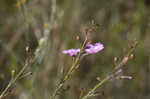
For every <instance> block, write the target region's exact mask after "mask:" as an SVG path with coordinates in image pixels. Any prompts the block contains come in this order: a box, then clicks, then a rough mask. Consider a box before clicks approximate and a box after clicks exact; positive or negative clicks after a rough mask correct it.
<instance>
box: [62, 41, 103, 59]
mask: <svg viewBox="0 0 150 99" xmlns="http://www.w3.org/2000/svg"><path fill="white" fill-rule="evenodd" d="M103 49H104V45H103V44H102V43H100V42H98V43H95V44H86V48H85V50H84V52H85V53H88V54H96V53H98V52H100V51H101V50H103ZM79 52H80V49H68V50H64V51H62V53H63V54H69V55H70V56H72V57H75V56H77V54H78V53H79Z"/></svg>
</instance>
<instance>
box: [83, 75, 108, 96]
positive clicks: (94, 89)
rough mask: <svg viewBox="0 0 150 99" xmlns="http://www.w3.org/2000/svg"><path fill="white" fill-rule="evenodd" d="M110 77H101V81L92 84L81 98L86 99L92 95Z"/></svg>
mask: <svg viewBox="0 0 150 99" xmlns="http://www.w3.org/2000/svg"><path fill="white" fill-rule="evenodd" d="M109 79H110V77H106V78H105V79H103V80H102V81H101V82H99V83H98V84H97V85H96V86H94V88H93V89H91V90H90V91H89V92H88V93H87V94H86V95H85V96H84V97H83V98H82V99H87V98H89V97H90V96H92V94H94V92H95V91H96V90H97V89H98V88H100V87H101V86H102V85H103V84H104V83H105V82H106V81H108V80H109Z"/></svg>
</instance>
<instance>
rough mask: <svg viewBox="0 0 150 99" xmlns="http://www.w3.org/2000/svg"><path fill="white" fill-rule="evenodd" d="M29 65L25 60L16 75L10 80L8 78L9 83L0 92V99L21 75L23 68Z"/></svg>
mask: <svg viewBox="0 0 150 99" xmlns="http://www.w3.org/2000/svg"><path fill="white" fill-rule="evenodd" d="M28 66H29V63H28V62H26V63H25V65H24V66H23V68H22V69H21V70H20V72H19V73H18V74H17V75H16V77H15V78H14V79H12V80H10V82H9V84H8V85H7V87H6V88H5V89H4V91H3V92H2V93H1V95H0V99H2V98H3V97H4V96H5V94H6V92H7V91H8V89H9V88H10V87H11V86H12V85H13V84H14V83H15V82H16V81H17V79H18V78H19V77H20V76H21V74H22V73H23V72H24V71H25V69H26V68H27V67H28Z"/></svg>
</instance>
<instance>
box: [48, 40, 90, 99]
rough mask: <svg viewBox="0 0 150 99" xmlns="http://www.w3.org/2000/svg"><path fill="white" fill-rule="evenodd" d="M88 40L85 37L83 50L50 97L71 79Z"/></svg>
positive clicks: (52, 98)
mask: <svg viewBox="0 0 150 99" xmlns="http://www.w3.org/2000/svg"><path fill="white" fill-rule="evenodd" d="M86 42H87V37H86V38H85V40H84V42H83V44H82V46H81V51H80V52H79V54H78V56H77V58H76V59H75V61H74V63H73V65H72V66H71V67H70V69H69V71H68V72H67V74H66V76H65V77H64V79H63V81H62V83H60V84H59V85H58V87H57V88H56V90H55V92H54V93H53V95H52V96H51V97H50V99H54V98H55V96H56V95H57V93H58V92H59V90H60V89H61V88H62V87H63V85H64V83H65V82H66V81H67V80H69V78H70V76H71V75H72V74H73V72H74V71H75V70H76V66H77V65H78V62H79V61H80V57H81V53H82V52H83V49H84V47H85V44H86Z"/></svg>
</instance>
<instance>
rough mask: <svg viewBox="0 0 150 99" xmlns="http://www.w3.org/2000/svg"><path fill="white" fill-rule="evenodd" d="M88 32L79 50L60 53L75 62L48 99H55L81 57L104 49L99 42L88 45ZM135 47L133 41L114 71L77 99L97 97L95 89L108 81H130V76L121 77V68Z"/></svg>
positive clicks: (75, 68)
mask: <svg viewBox="0 0 150 99" xmlns="http://www.w3.org/2000/svg"><path fill="white" fill-rule="evenodd" d="M90 32H91V28H89V29H88V30H87V31H86V33H85V40H84V42H83V44H82V46H81V48H77V49H73V48H72V49H68V50H63V51H62V53H63V54H69V55H70V56H72V57H73V58H75V61H73V64H72V66H71V67H70V69H69V70H68V72H67V73H66V75H65V77H64V78H63V80H62V81H61V82H60V83H59V84H58V85H57V87H56V90H55V91H54V93H53V94H52V96H51V97H50V99H55V96H56V95H59V92H60V90H61V89H62V88H63V86H64V84H65V83H66V81H67V80H69V79H70V78H71V76H72V74H73V73H74V72H75V71H76V70H77V69H78V67H79V66H80V64H79V63H80V61H81V59H82V58H83V57H85V56H86V55H90V54H96V53H99V52H100V51H102V50H103V49H104V45H103V44H102V43H101V42H97V43H89V40H88V33H90ZM136 45H137V42H136V41H134V44H133V46H132V48H130V49H129V52H128V53H127V54H126V55H125V56H124V57H123V59H122V60H121V61H120V62H119V63H118V64H115V68H114V70H112V72H111V73H110V74H109V75H107V76H106V77H105V78H104V79H102V80H101V79H100V80H98V81H99V82H98V83H97V84H96V85H95V86H94V87H93V88H91V89H90V90H89V91H85V92H83V90H82V91H81V94H80V97H79V99H88V98H90V97H94V96H97V95H98V94H97V93H96V91H97V89H99V88H100V87H101V86H102V85H103V84H105V83H106V82H108V81H110V80H111V79H117V78H120V79H132V77H131V76H124V75H122V72H123V66H125V64H126V63H127V62H128V61H129V59H132V56H133V54H132V53H133V51H134V50H135V48H136Z"/></svg>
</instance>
